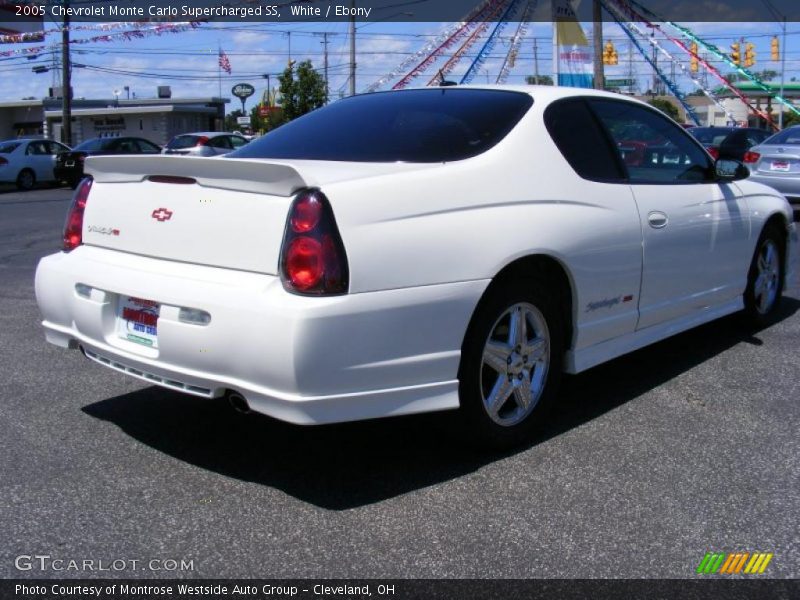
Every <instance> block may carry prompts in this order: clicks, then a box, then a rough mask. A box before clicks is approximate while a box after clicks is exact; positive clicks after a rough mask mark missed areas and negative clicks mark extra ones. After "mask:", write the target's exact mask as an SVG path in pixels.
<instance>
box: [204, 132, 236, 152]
mask: <svg viewBox="0 0 800 600" xmlns="http://www.w3.org/2000/svg"><path fill="white" fill-rule="evenodd" d="M208 145H209V146H211V147H212V148H224V149H226V150H230V149H231V148H233V146H231V141H230V139H228V136H227V135H218V136H217V137H214V138H211V139H210V140H208Z"/></svg>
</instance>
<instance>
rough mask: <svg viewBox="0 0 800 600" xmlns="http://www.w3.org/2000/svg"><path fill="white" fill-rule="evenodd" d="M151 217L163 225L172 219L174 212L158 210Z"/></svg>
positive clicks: (163, 209)
mask: <svg viewBox="0 0 800 600" xmlns="http://www.w3.org/2000/svg"><path fill="white" fill-rule="evenodd" d="M150 216H151V217H153V218H154V219H155V220H156V221H159V222H161V223H163V222H164V221H169V220H170V219H171V218H172V211H171V210H167V209H166V208H157V209H156V210H154V211H153V214H152V215H150Z"/></svg>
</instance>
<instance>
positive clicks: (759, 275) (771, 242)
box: [744, 225, 784, 325]
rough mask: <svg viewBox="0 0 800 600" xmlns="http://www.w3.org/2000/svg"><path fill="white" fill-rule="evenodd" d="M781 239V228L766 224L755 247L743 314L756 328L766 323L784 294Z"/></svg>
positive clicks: (782, 243)
mask: <svg viewBox="0 0 800 600" xmlns="http://www.w3.org/2000/svg"><path fill="white" fill-rule="evenodd" d="M783 261H784V239H783V236H782V235H781V231H780V229H779V228H778V227H777V226H775V225H768V226H767V227H766V228H765V229H764V231H763V233H762V234H761V237H760V238H759V240H758V244H757V245H756V252H755V255H754V256H753V261H752V263H751V264H750V271H749V273H748V275H747V289H746V290H745V293H744V306H745V315H746V316H747V317H748V318H749V320H750V321H751V322H753V323H755V324H756V325H763V324H766V323H767V322H769V320H770V318H771V317H773V316H774V314H775V312H776V311H777V309H778V307H779V305H780V301H781V295H782V294H783V283H784V282H783V273H784V268H783V267H784V265H783Z"/></svg>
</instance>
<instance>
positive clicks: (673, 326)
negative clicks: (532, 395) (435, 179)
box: [564, 296, 744, 374]
mask: <svg viewBox="0 0 800 600" xmlns="http://www.w3.org/2000/svg"><path fill="white" fill-rule="evenodd" d="M743 308H744V299H743V298H742V297H741V296H739V297H737V298H734V299H733V300H729V301H728V302H726V303H724V304H720V305H718V306H713V307H709V308H706V309H705V310H702V311H698V312H693V313H691V314H689V315H687V316H685V317H681V318H680V319H675V320H673V321H667V322H666V323H659V324H658V325H653V326H652V327H648V328H646V329H640V330H638V331H634V332H633V333H630V334H627V335H624V336H622V337H618V338H614V339H611V340H608V341H606V342H601V343H600V344H595V345H594V346H590V347H588V348H583V349H582V350H578V351H577V352H576V351H574V350H570V351H568V352H567V354H566V356H565V360H564V370H565V371H566V372H567V373H573V374H574V373H580V372H581V371H585V370H587V369H591V368H592V367H594V366H597V365H599V364H601V363H604V362H607V361H609V360H611V359H614V358H617V357H618V356H622V355H623V354H628V353H629V352H633V351H635V350H639V349H640V348H644V347H645V346H649V345H650V344H654V343H655V342H659V341H661V340H663V339H666V338H668V337H671V336H673V335H676V334H678V333H682V332H684V331H687V330H689V329H692V328H694V327H697V326H698V325H702V324H704V323H708V322H709V321H713V320H715V319H719V318H720V317H724V316H726V315H730V314H732V313H735V312H737V311H739V310H742V309H743Z"/></svg>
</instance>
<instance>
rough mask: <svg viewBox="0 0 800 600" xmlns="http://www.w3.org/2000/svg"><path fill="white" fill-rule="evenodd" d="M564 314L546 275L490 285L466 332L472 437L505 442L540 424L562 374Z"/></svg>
mask: <svg viewBox="0 0 800 600" xmlns="http://www.w3.org/2000/svg"><path fill="white" fill-rule="evenodd" d="M559 315H560V311H559V307H558V306H557V305H556V303H555V302H554V299H553V295H552V294H548V286H547V282H546V280H539V279H533V278H531V279H519V280H516V279H514V280H509V281H507V282H506V283H501V284H497V285H496V286H495V287H494V288H493V289H490V290H489V292H488V295H487V296H486V297H485V298H484V300H483V301H482V302H481V305H480V306H479V308H478V310H477V311H476V313H475V315H474V316H473V320H472V322H471V324H470V327H469V330H468V332H467V335H466V337H465V341H464V346H463V348H462V356H461V368H460V369H459V399H460V403H461V413H462V417H463V419H464V421H465V425H466V426H467V435H468V436H469V438H470V439H471V440H473V441H475V442H477V443H478V444H480V445H489V446H492V447H495V448H507V447H511V446H514V445H517V444H520V443H522V442H524V441H526V440H528V439H529V438H530V436H531V435H532V432H533V430H534V429H535V428H536V427H537V425H539V424H541V421H542V419H543V417H544V415H545V413H546V411H547V409H548V408H549V406H550V405H551V403H552V400H553V398H554V396H555V393H556V388H557V386H558V382H559V379H560V377H561V370H562V355H563V352H564V341H563V340H564V336H563V326H562V323H561V319H560V318H559Z"/></svg>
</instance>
